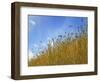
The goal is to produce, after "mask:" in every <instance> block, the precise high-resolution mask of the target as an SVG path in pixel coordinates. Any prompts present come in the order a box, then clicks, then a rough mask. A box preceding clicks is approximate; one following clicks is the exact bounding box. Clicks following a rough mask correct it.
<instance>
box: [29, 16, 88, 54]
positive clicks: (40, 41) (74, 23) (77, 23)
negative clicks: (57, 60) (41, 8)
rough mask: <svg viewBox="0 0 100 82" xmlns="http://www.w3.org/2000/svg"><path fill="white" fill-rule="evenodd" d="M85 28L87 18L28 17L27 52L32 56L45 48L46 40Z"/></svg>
mask: <svg viewBox="0 0 100 82" xmlns="http://www.w3.org/2000/svg"><path fill="white" fill-rule="evenodd" d="M86 26H87V17H69V16H41V15H40V16H38V15H29V16H28V46H29V47H28V50H29V51H31V52H32V54H33V55H35V54H36V53H38V52H39V51H41V50H43V49H44V48H46V46H47V43H48V40H51V39H52V38H55V37H57V36H58V35H63V34H64V33H65V32H66V33H70V32H73V33H75V32H77V30H78V28H79V29H82V28H84V27H86Z"/></svg>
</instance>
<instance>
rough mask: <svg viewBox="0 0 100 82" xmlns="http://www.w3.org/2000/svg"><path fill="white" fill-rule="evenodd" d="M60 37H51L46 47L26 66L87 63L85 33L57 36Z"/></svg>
mask: <svg viewBox="0 0 100 82" xmlns="http://www.w3.org/2000/svg"><path fill="white" fill-rule="evenodd" d="M59 37H60V39H57V40H54V39H52V42H53V46H52V43H51V42H49V43H48V47H47V49H46V50H44V51H43V52H40V55H37V57H36V58H32V59H31V60H29V61H28V66H47V65H71V64H87V63H88V55H87V52H88V46H87V45H88V39H87V34H86V33H81V34H79V35H77V34H74V37H73V38H72V37H65V36H59Z"/></svg>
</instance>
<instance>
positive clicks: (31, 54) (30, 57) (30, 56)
mask: <svg viewBox="0 0 100 82" xmlns="http://www.w3.org/2000/svg"><path fill="white" fill-rule="evenodd" d="M32 58H33V53H32V51H31V50H29V60H30V59H32Z"/></svg>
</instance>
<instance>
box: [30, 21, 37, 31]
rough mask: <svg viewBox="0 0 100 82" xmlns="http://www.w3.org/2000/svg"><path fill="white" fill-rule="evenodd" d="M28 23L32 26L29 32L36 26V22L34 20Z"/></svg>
mask: <svg viewBox="0 0 100 82" xmlns="http://www.w3.org/2000/svg"><path fill="white" fill-rule="evenodd" d="M29 23H30V24H31V25H32V26H30V27H29V31H30V30H31V29H33V28H34V26H35V25H36V22H35V21H34V20H30V21H29Z"/></svg>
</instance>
